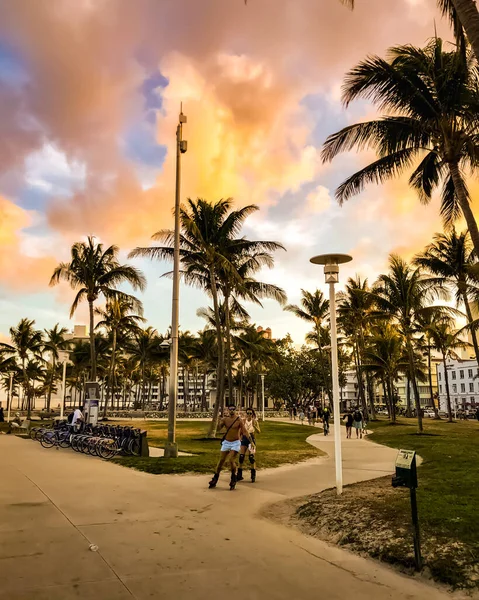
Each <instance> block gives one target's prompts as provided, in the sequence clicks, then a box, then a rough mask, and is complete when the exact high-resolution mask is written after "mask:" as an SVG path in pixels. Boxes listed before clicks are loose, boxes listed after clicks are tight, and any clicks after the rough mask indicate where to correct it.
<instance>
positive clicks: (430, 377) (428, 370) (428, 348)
mask: <svg viewBox="0 0 479 600" xmlns="http://www.w3.org/2000/svg"><path fill="white" fill-rule="evenodd" d="M427 374H428V377H429V394H430V397H431V402H432V407H433V409H434V414H435V418H436V419H438V418H439V410H438V408H437V407H436V403H435V402H434V392H433V391H432V369H431V343H430V341H429V340H428V341H427Z"/></svg>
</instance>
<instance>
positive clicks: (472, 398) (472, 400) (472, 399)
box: [471, 396, 474, 404]
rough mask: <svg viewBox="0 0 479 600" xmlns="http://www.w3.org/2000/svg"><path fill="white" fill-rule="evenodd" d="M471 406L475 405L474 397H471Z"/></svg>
mask: <svg viewBox="0 0 479 600" xmlns="http://www.w3.org/2000/svg"><path fill="white" fill-rule="evenodd" d="M471 404H474V396H471Z"/></svg>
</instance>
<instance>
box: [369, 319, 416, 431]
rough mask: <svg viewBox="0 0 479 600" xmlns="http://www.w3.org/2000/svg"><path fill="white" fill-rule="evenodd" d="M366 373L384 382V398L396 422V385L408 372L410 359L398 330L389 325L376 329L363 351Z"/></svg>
mask: <svg viewBox="0 0 479 600" xmlns="http://www.w3.org/2000/svg"><path fill="white" fill-rule="evenodd" d="M363 358H364V365H363V369H364V370H365V371H366V372H370V373H374V375H375V376H376V377H377V378H378V379H379V380H380V381H382V385H383V390H384V397H385V399H386V400H387V407H388V412H389V416H390V418H391V422H392V423H395V422H396V402H395V393H394V388H395V386H394V384H395V383H396V382H397V380H398V379H399V376H400V375H401V374H404V373H406V372H407V370H408V367H409V359H408V356H407V352H406V349H405V345H404V339H403V338H402V337H401V335H399V333H398V332H397V331H396V329H395V328H394V327H393V326H392V325H389V324H385V325H383V326H382V327H378V328H376V330H375V332H374V334H373V336H372V338H371V339H370V340H369V342H368V345H367V346H366V347H365V348H364V351H363Z"/></svg>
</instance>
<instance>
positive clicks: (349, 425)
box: [343, 410, 353, 440]
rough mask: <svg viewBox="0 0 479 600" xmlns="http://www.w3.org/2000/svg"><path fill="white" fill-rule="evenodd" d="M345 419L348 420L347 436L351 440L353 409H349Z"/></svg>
mask: <svg viewBox="0 0 479 600" xmlns="http://www.w3.org/2000/svg"><path fill="white" fill-rule="evenodd" d="M343 420H345V421H346V438H347V439H349V440H350V439H351V432H352V429H353V413H352V412H351V410H348V412H347V413H346V414H345V415H344V417H343Z"/></svg>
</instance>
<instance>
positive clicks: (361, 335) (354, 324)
mask: <svg viewBox="0 0 479 600" xmlns="http://www.w3.org/2000/svg"><path fill="white" fill-rule="evenodd" d="M369 292H370V289H369V286H368V280H367V279H364V280H361V278H360V277H359V276H356V278H352V277H350V278H349V279H348V281H347V283H346V286H345V290H344V292H340V293H339V294H338V300H339V303H338V315H339V324H340V327H341V329H342V330H343V332H344V333H345V334H346V335H347V336H348V337H349V338H350V340H351V342H352V344H351V346H352V350H353V359H354V364H355V366H356V377H357V380H358V391H359V398H360V401H361V404H362V405H363V407H364V408H366V401H365V397H364V396H365V394H364V381H363V369H362V364H363V359H364V356H363V355H364V349H365V340H366V335H367V332H368V329H369V326H370V324H371V320H372V316H373V315H372V310H373V305H374V298H373V297H372V296H371V294H370V293H369ZM368 373H369V372H367V373H366V378H367V383H368V398H369V410H370V412H371V418H372V419H375V418H376V412H375V407H374V394H373V391H372V382H371V378H370V377H369V374H368Z"/></svg>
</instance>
